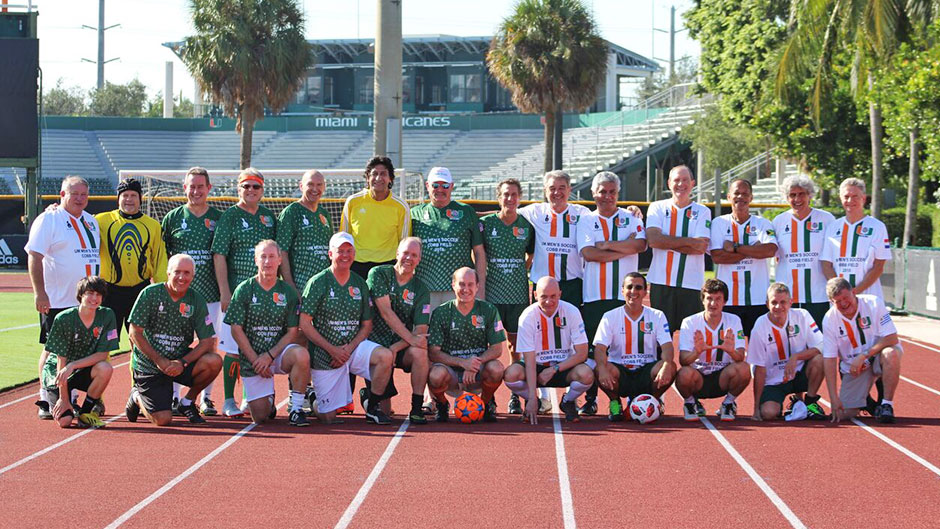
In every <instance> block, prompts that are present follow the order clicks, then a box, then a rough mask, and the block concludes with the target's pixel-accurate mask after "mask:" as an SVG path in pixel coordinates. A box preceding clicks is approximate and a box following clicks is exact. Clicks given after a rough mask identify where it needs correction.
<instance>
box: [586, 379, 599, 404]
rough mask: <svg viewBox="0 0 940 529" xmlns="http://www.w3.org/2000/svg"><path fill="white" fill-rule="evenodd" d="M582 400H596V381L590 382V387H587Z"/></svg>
mask: <svg viewBox="0 0 940 529" xmlns="http://www.w3.org/2000/svg"><path fill="white" fill-rule="evenodd" d="M584 400H587V401H595V400H597V382H595V383H593V384H591V387H590V388H588V390H587V394H586V395H584Z"/></svg>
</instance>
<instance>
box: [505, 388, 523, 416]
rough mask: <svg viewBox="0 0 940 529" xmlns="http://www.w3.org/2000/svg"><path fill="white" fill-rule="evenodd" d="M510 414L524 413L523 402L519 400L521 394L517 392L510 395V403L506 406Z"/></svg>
mask: <svg viewBox="0 0 940 529" xmlns="http://www.w3.org/2000/svg"><path fill="white" fill-rule="evenodd" d="M506 411H508V412H509V415H522V402H520V401H519V395H516V394H515V393H513V394H512V396H511V397H509V405H508V406H506Z"/></svg>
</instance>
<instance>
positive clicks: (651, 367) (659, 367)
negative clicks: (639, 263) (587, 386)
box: [594, 272, 676, 422]
mask: <svg viewBox="0 0 940 529" xmlns="http://www.w3.org/2000/svg"><path fill="white" fill-rule="evenodd" d="M646 292H647V284H646V278H644V277H643V274H640V273H639V272H630V273H629V274H627V275H626V276H625V277H624V278H623V297H624V298H625V299H626V304H625V305H624V306H623V307H617V308H616V309H613V310H611V311H608V312H606V313H605V314H604V316H603V317H602V318H601V323H600V325H598V327H597V335H596V336H595V337H594V360H595V361H596V362H597V367H595V369H594V371H595V375H596V378H597V384H598V386H600V388H601V389H602V390H604V393H606V394H607V396H608V397H610V413H609V414H608V415H607V418H608V419H609V420H610V421H612V422H619V421H622V420H623V418H624V417H623V405H622V404H621V402H620V398H621V397H627V398H628V399H632V398H634V397H636V396H637V395H642V394H644V393H649V394H651V395H654V396H656V397H658V398H659V397H662V394H663V393H665V392H666V390H667V389H669V386H671V385H672V382H673V380H675V378H676V364H675V361H674V354H673V349H672V336H671V335H670V333H669V322H668V321H667V320H666V316H665V314H663V313H662V311H660V310H657V309H654V308H650V307H646V306H644V305H643V300H644V299H645V298H646ZM657 349H658V350H659V354H657ZM660 402H662V399H661V398H660Z"/></svg>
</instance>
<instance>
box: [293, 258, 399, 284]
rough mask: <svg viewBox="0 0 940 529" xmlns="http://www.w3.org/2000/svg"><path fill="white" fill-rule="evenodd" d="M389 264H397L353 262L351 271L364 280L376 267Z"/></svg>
mask: <svg viewBox="0 0 940 529" xmlns="http://www.w3.org/2000/svg"><path fill="white" fill-rule="evenodd" d="M387 264H390V265H393V264H395V260H394V259H392V260H391V261H385V262H381V263H376V262H373V261H368V262H360V261H353V264H352V266H350V267H349V269H350V270H352V271H353V272H355V273H357V274H359V277H361V278H363V279H368V278H369V271H370V270H372V269H373V268H375V267H376V266H382V265H387ZM301 289H302V288H301Z"/></svg>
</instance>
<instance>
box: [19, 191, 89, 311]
mask: <svg viewBox="0 0 940 529" xmlns="http://www.w3.org/2000/svg"><path fill="white" fill-rule="evenodd" d="M100 242H101V241H100V232H99V230H98V221H96V220H95V217H94V216H92V215H91V214H90V213H88V212H86V211H82V214H81V216H79V217H73V216H72V215H71V214H70V213H69V212H68V211H66V210H65V208H64V207H62V206H59V207H57V208H56V209H55V210H53V211H46V212H43V213H41V214H40V215H39V216H38V217H36V220H35V221H33V225H32V226H31V227H30V229H29V241H27V242H26V251H27V252H36V253H40V254H42V256H43V259H42V272H43V281H44V282H45V285H46V295H47V296H49V306H50V308H53V309H64V308H68V307H74V306H76V305H78V301H77V300H76V299H75V285H77V284H78V280H79V279H81V278H83V277H86V276H91V275H99V274H100V273H101V253H100V252H101V247H100Z"/></svg>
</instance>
